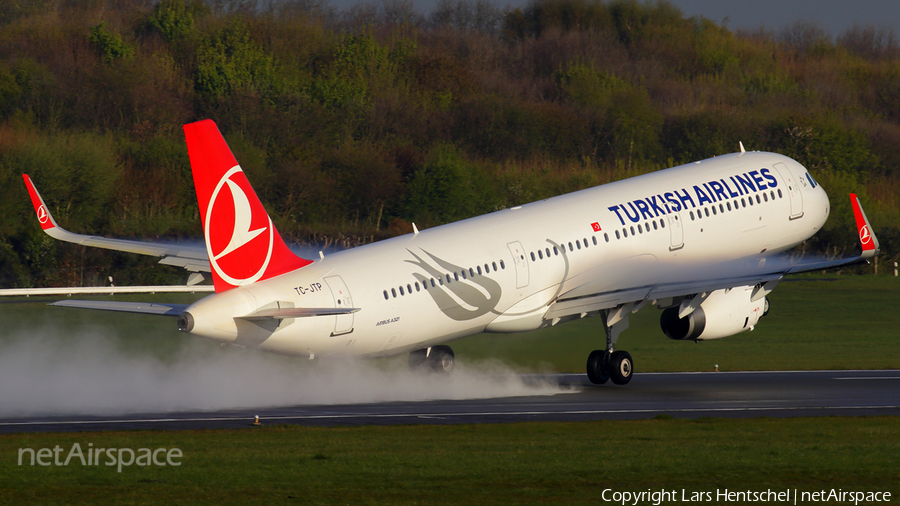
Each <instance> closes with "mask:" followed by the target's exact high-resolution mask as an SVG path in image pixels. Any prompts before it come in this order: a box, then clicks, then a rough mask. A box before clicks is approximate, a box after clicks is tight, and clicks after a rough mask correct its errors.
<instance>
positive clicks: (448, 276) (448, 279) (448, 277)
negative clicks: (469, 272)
mask: <svg viewBox="0 0 900 506" xmlns="http://www.w3.org/2000/svg"><path fill="white" fill-rule="evenodd" d="M453 275H454V276H456V273H453ZM450 281H452V280H451V279H450V275H449V274H447V283H448V284H449V283H450Z"/></svg>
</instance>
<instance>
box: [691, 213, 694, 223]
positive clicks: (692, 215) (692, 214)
mask: <svg viewBox="0 0 900 506" xmlns="http://www.w3.org/2000/svg"><path fill="white" fill-rule="evenodd" d="M691 221H694V211H691Z"/></svg>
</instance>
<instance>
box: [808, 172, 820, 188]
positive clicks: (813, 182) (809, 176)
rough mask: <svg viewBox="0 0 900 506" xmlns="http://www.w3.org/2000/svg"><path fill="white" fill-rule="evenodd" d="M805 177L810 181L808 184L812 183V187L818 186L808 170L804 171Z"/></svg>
mask: <svg viewBox="0 0 900 506" xmlns="http://www.w3.org/2000/svg"><path fill="white" fill-rule="evenodd" d="M806 179H809V182H810V184H812V187H813V188H815V187H816V186H819V183H817V182H816V180H815V179H813V177H812V174H810V173H809V172H807V173H806Z"/></svg>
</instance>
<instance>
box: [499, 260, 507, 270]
mask: <svg viewBox="0 0 900 506" xmlns="http://www.w3.org/2000/svg"><path fill="white" fill-rule="evenodd" d="M500 268H501V269H506V265H505V264H504V263H503V260H500Z"/></svg>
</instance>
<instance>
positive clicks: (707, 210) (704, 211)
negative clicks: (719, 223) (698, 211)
mask: <svg viewBox="0 0 900 506" xmlns="http://www.w3.org/2000/svg"><path fill="white" fill-rule="evenodd" d="M703 214H705V215H706V216H707V217H709V208H708V207H704V208H703Z"/></svg>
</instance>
